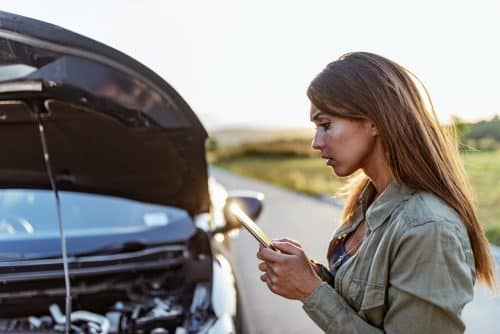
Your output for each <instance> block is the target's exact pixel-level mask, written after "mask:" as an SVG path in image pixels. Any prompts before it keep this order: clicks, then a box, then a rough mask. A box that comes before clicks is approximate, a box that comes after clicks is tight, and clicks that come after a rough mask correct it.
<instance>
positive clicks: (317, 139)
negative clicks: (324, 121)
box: [311, 131, 324, 150]
mask: <svg viewBox="0 0 500 334" xmlns="http://www.w3.org/2000/svg"><path fill="white" fill-rule="evenodd" d="M323 146H324V142H323V136H321V134H319V133H318V131H316V133H315V134H314V138H313V141H312V143H311V147H312V148H313V149H314V150H321V149H322V148H323Z"/></svg>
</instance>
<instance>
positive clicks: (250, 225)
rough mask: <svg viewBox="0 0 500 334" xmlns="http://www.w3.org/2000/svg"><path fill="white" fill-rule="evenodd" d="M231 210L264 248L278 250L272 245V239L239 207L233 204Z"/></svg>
mask: <svg viewBox="0 0 500 334" xmlns="http://www.w3.org/2000/svg"><path fill="white" fill-rule="evenodd" d="M229 210H230V212H231V213H232V214H233V215H234V216H235V217H236V218H237V219H238V221H239V222H240V223H241V225H243V227H244V228H246V229H247V230H248V232H250V234H251V235H253V237H254V238H255V239H257V241H258V242H260V244H261V245H262V246H264V247H266V248H270V249H272V250H276V248H274V247H273V245H272V242H271V239H269V238H268V237H267V235H266V234H265V233H264V231H262V229H261V228H260V227H259V226H257V224H255V223H254V222H253V220H252V219H251V218H250V217H248V216H247V215H246V213H245V212H243V210H241V208H240V207H239V206H238V205H236V204H233V205H232V206H231V207H230V209H229Z"/></svg>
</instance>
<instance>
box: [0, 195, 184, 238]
mask: <svg viewBox="0 0 500 334" xmlns="http://www.w3.org/2000/svg"><path fill="white" fill-rule="evenodd" d="M59 197H60V200H61V215H62V219H63V222H64V223H63V224H64V230H65V231H66V233H67V234H68V235H81V234H89V233H90V234H92V233H98V234H102V233H106V232H109V233H117V232H134V231H141V230H145V229H148V228H151V227H158V226H166V225H169V224H170V223H171V222H174V221H178V220H181V219H184V218H186V217H187V213H186V211H184V210H181V209H177V208H173V207H168V206H161V205H152V204H148V203H143V202H139V201H133V200H128V199H123V198H117V197H112V196H103V195H91V194H84V193H76V192H68V191H59ZM58 233H59V226H58V222H57V212H56V204H55V196H54V193H53V192H52V191H50V190H33V189H0V240H1V239H12V238H13V237H15V236H19V237H25V236H30V235H33V236H42V235H51V236H53V235H56V234H58Z"/></svg>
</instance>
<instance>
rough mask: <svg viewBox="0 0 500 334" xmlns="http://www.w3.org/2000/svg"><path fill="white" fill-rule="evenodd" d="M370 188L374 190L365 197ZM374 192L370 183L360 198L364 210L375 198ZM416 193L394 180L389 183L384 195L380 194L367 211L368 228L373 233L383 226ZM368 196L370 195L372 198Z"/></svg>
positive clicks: (373, 188) (373, 189)
mask: <svg viewBox="0 0 500 334" xmlns="http://www.w3.org/2000/svg"><path fill="white" fill-rule="evenodd" d="M368 188H371V189H372V190H371V191H367V192H366V195H365V191H366V190H367V189H368ZM372 191H375V187H374V185H373V183H372V182H371V181H370V182H369V183H368V184H367V186H366V188H365V189H364V191H363V193H362V195H361V196H360V205H361V206H362V207H363V208H366V204H367V203H369V200H370V199H371V196H373V193H372ZM414 193H415V190H413V189H411V188H409V187H408V186H406V185H404V184H402V183H398V182H397V181H396V180H395V179H394V180H392V181H391V183H389V184H388V185H387V187H386V188H385V189H384V191H383V192H382V194H380V196H379V197H377V198H376V199H375V200H374V201H373V202H372V203H371V205H370V206H369V207H368V208H367V209H366V214H365V217H366V223H367V224H368V228H369V229H370V230H372V231H373V230H375V229H376V228H378V227H379V226H380V225H382V224H383V223H384V222H385V221H386V220H387V218H389V216H390V215H391V214H392V213H393V212H394V210H396V208H397V207H399V205H400V204H402V203H403V202H405V201H407V200H408V199H409V198H410V197H411V195H413V194H414ZM367 195H370V197H368V196H367ZM364 196H366V197H364Z"/></svg>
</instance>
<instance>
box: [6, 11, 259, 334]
mask: <svg viewBox="0 0 500 334" xmlns="http://www.w3.org/2000/svg"><path fill="white" fill-rule="evenodd" d="M152 52H153V50H152ZM206 139H207V132H206V130H205V129H204V127H203V125H202V124H201V122H200V121H199V119H198V118H197V116H196V115H195V113H194V112H193V111H192V109H191V108H190V107H189V105H188V104H187V103H186V101H185V100H184V99H183V98H182V97H181V96H180V95H179V94H178V93H177V92H176V91H175V90H174V89H173V88H172V87H171V86H170V85H169V84H168V83H167V82H166V81H165V80H163V79H162V78H160V76H158V75H157V74H156V73H154V72H153V71H152V70H150V69H149V68H147V67H146V66H144V65H142V64H141V63H139V62H138V61H136V60H134V59H132V58H131V57H129V56H127V55H125V54H124V53H121V52H119V51H117V50H115V49H113V48H111V47H109V46H106V45H104V44H101V43H99V42H97V41H95V40H92V39H90V38H87V37H84V36H81V35H79V34H77V33H74V32H71V31H69V30H66V29H63V28H61V27H58V26H55V25H52V24H49V23H46V22H41V21H38V20H34V19H30V18H26V17H22V16H19V15H15V14H10V13H5V12H0V140H1V142H2V146H1V149H0V153H1V155H2V158H1V159H0V332H1V333H63V332H66V333H144V334H148V333H150V334H162V333H178V334H179V333H236V332H241V331H243V330H244V326H245V324H244V319H243V317H242V307H241V305H242V300H241V298H240V294H239V292H238V291H239V290H238V288H239V286H238V281H237V275H236V274H235V270H234V269H233V264H232V261H231V257H232V256H231V233H232V231H237V230H238V229H239V228H240V227H241V224H240V223H239V222H238V220H237V219H236V218H235V217H234V216H233V215H231V213H230V212H229V211H228V207H229V205H232V204H234V203H236V204H237V205H239V206H240V207H241V208H242V209H243V210H244V212H245V213H246V214H247V215H248V216H250V217H251V218H252V219H254V220H255V219H257V217H258V216H259V214H260V212H261V210H262V207H263V195H262V194H260V193H256V192H252V191H240V192H232V193H228V192H227V191H226V190H225V189H224V187H222V186H221V185H220V184H218V183H217V181H216V180H214V179H213V178H211V177H209V172H208V170H207V161H206V156H205V141H206Z"/></svg>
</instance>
